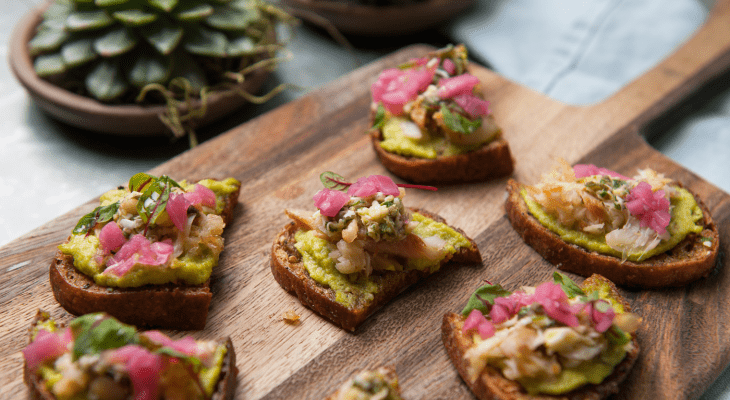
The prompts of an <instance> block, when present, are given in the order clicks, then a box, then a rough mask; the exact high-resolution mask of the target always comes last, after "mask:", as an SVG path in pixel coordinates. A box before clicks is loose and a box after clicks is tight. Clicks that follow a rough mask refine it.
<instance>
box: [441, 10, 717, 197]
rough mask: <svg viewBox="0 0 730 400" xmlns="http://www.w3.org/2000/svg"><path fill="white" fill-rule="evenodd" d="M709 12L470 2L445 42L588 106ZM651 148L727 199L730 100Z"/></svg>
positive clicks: (656, 57) (656, 56) (666, 49)
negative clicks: (717, 189) (719, 191)
mask: <svg viewBox="0 0 730 400" xmlns="http://www.w3.org/2000/svg"><path fill="white" fill-rule="evenodd" d="M707 7H708V6H707V5H705V4H703V3H701V2H698V1H697V0H477V4H476V6H475V7H474V8H472V9H471V10H470V11H469V12H467V13H464V14H463V15H462V16H460V17H459V18H457V19H455V20H454V21H453V22H452V23H451V24H450V25H449V26H448V27H447V34H448V36H449V37H450V38H453V41H454V42H458V43H464V44H466V45H467V48H468V49H469V51H470V55H471V56H472V57H474V58H475V59H477V60H479V61H481V62H484V63H485V64H486V65H488V66H490V67H491V68H493V69H494V70H495V71H496V72H498V73H499V74H500V75H502V76H505V77H507V78H509V79H510V80H513V81H515V82H517V83H520V84H522V85H524V86H527V87H530V88H532V89H535V90H537V91H540V92H542V93H545V94H546V95H548V96H550V97H552V98H554V99H556V100H560V101H563V102H566V103H570V104H575V105H587V104H591V103H595V102H599V101H601V100H603V99H605V98H606V97H607V96H609V95H611V94H612V93H614V92H615V91H617V90H618V89H620V88H621V87H623V86H625V85H626V84H627V83H629V82H630V81H631V80H633V79H634V78H636V77H638V76H640V75H641V74H642V73H644V72H646V71H647V70H648V69H650V68H651V67H652V66H654V65H656V64H658V63H659V62H660V61H661V60H662V59H663V58H665V57H666V56H668V55H669V54H670V53H671V52H672V51H673V50H674V49H675V48H676V47H678V46H679V45H681V44H682V43H683V42H684V41H685V40H686V39H687V38H689V36H691V35H692V33H693V32H694V31H695V30H696V29H698V28H699V27H700V26H701V25H702V23H703V22H704V20H705V19H706V17H707V14H708V11H707ZM650 143H651V144H652V145H654V146H656V147H657V148H658V149H659V150H660V151H662V152H663V153H664V154H666V155H667V156H669V157H670V158H672V159H674V160H675V161H677V162H679V163H680V164H682V165H684V166H685V167H686V168H688V169H690V170H691V171H693V172H695V173H696V174H698V175H700V176H702V177H703V178H705V179H706V180H708V181H710V182H712V183H714V184H715V185H717V186H718V187H720V188H722V189H723V190H725V191H726V192H730V174H728V173H727V172H728V168H727V167H726V166H727V165H730V94H723V95H721V96H720V98H718V99H715V100H714V101H713V102H711V104H709V105H707V106H706V107H705V108H703V109H702V110H701V111H700V112H698V113H696V114H695V115H692V116H691V117H690V118H688V119H687V120H685V121H682V122H681V123H680V124H679V126H678V127H675V128H673V131H672V132H670V133H668V134H665V135H662V136H661V137H657V138H650ZM708 160H712V162H711V163H708ZM708 164H709V165H708Z"/></svg>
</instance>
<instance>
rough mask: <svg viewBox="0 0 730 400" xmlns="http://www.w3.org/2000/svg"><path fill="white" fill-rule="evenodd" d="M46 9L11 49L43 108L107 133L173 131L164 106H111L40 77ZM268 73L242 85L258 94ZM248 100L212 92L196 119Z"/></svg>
mask: <svg viewBox="0 0 730 400" xmlns="http://www.w3.org/2000/svg"><path fill="white" fill-rule="evenodd" d="M43 10H44V8H43V7H40V8H36V9H34V10H32V11H31V12H30V13H28V14H27V15H25V16H24V17H23V18H22V19H21V20H20V22H19V23H18V25H16V27H15V29H14V31H13V34H12V36H11V39H10V47H9V49H8V58H9V62H10V68H11V70H12V71H13V73H14V74H15V76H16V77H17V78H18V80H19V81H20V83H21V84H22V85H23V86H24V87H25V88H26V90H27V91H28V93H29V94H30V96H31V98H32V99H33V100H34V101H35V103H36V104H37V105H38V106H39V107H40V108H41V109H42V110H43V111H45V112H47V113H48V114H50V115H51V116H52V117H53V118H56V119H58V120H60V121H62V122H65V123H67V124H69V125H72V126H75V127H78V128H83V129H88V130H90V131H96V132H101V133H106V134H113V135H127V136H144V135H165V134H171V133H170V131H169V129H168V128H167V127H166V126H165V125H164V124H163V123H162V121H161V120H160V118H159V115H161V114H162V113H164V112H165V106H163V105H150V106H146V105H136V104H127V105H107V104H104V103H101V102H98V101H96V100H94V99H92V98H90V97H84V96H80V95H77V94H75V93H72V92H69V91H67V90H65V89H62V88H60V87H58V86H55V85H53V84H52V83H49V82H47V81H44V80H43V79H41V78H39V77H38V75H36V73H35V70H34V69H33V60H32V58H31V56H30V54H29V52H28V42H29V41H30V39H31V38H32V37H33V35H34V34H35V28H36V26H37V25H38V24H39V23H40V22H41V20H42V13H43ZM268 74H269V73H268V72H267V71H265V70H257V71H254V72H253V73H251V74H249V75H247V76H246V80H245V81H244V82H243V83H241V84H240V85H239V88H241V89H243V90H245V91H247V92H249V93H255V91H256V90H258V89H259V88H260V87H261V85H262V84H263V83H264V81H265V80H266V77H267V76H268ZM245 103H246V100H244V99H243V98H242V97H241V96H238V95H235V94H212V95H210V96H209V97H208V103H207V107H206V113H205V116H204V117H203V118H200V119H196V126H203V125H205V124H207V123H210V122H213V121H214V120H216V119H219V118H221V117H223V116H225V115H227V114H229V113H231V112H232V111H234V110H235V109H237V108H239V107H241V106H242V105H243V104H245Z"/></svg>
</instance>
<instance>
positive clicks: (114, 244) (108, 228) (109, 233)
mask: <svg viewBox="0 0 730 400" xmlns="http://www.w3.org/2000/svg"><path fill="white" fill-rule="evenodd" d="M126 241H127V238H126V237H125V236H124V232H122V229H121V228H119V225H117V224H116V222H114V221H110V222H109V223H107V224H106V225H104V227H103V228H101V232H99V247H100V248H101V249H102V251H104V252H105V253H107V254H108V252H110V251H117V250H119V248H120V247H122V245H123V244H124V242H126Z"/></svg>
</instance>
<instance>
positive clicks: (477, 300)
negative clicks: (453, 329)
mask: <svg viewBox="0 0 730 400" xmlns="http://www.w3.org/2000/svg"><path fill="white" fill-rule="evenodd" d="M510 294H512V292H510V291H509V290H505V289H504V288H502V285H492V284H486V285H484V286H482V287H480V288H479V289H477V290H476V291H475V292H474V293H472V295H471V297H469V301H468V302H467V303H466V307H464V309H463V310H462V311H461V315H464V316H467V315H469V313H470V312H471V311H472V310H474V309H476V310H479V311H481V312H482V314H487V313H488V312H489V308H490V307H488V306H487V305H489V306H491V305H492V304H494V299H496V298H497V297H506V296H509V295H510Z"/></svg>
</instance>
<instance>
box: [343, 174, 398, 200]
mask: <svg viewBox="0 0 730 400" xmlns="http://www.w3.org/2000/svg"><path fill="white" fill-rule="evenodd" d="M378 192H381V193H383V194H384V195H386V196H387V195H391V196H399V195H400V189H398V185H396V184H395V182H393V180H392V179H390V178H389V177H387V176H383V175H370V176H368V177H362V178H360V179H358V180H357V182H355V183H353V184H352V185H350V187H349V188H348V189H347V194H348V195H350V196H357V197H368V196H372V195H374V194H376V193H378Z"/></svg>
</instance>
